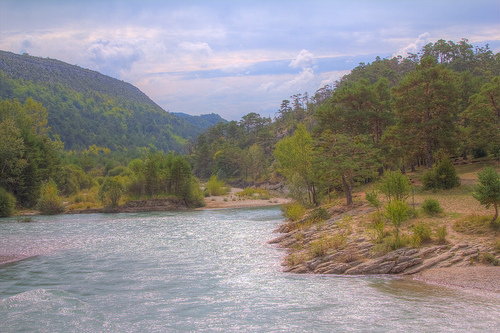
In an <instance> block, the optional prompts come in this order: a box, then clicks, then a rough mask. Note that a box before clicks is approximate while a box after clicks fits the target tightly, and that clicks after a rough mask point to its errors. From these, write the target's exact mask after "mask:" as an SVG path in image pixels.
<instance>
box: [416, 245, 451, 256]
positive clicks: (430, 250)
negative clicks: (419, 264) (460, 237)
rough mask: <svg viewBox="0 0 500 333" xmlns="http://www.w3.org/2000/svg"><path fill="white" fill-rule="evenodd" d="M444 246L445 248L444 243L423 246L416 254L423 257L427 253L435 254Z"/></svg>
mask: <svg viewBox="0 0 500 333" xmlns="http://www.w3.org/2000/svg"><path fill="white" fill-rule="evenodd" d="M444 248H446V245H441V246H433V247H428V248H424V249H422V250H420V252H419V254H418V255H419V257H423V258H425V257H426V256H428V255H429V254H437V253H439V250H442V249H444Z"/></svg>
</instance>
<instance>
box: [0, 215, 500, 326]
mask: <svg viewBox="0 0 500 333" xmlns="http://www.w3.org/2000/svg"><path fill="white" fill-rule="evenodd" d="M36 219H37V222H35V223H17V222H16V221H15V220H9V219H2V220H0V255H1V254H3V253H12V252H17V251H19V252H20V253H21V252H22V253H23V255H30V254H31V255H36V256H35V257H30V258H29V259H26V260H23V261H20V262H16V263H10V264H5V265H0V318H1V320H0V332H4V331H5V332H11V331H12V332H15V331H33V330H35V331H46V332H54V331H58V332H62V331H81V330H84V331H85V330H86V331H131V332H138V331H150V332H151V331H153V332H155V331H156V332H169V331H237V330H238V331H255V332H294V331H295V332H303V331H314V332H333V331H338V332H344V331H360V332H364V331H370V332H387V331H419V332H435V331H444V332H446V331H449V332H457V331H461V332H470V331H499V330H500V324H499V323H498V319H497V316H498V313H499V310H500V300H499V298H498V297H496V295H495V296H492V295H491V294H478V293H471V292H463V291H461V290H455V289H449V288H443V287H439V286H432V285H428V284H425V283H422V282H415V281H411V280H408V279H395V278H393V277H387V276H382V277H343V276H314V275H293V274H285V273H282V272H281V269H282V267H281V266H280V262H281V259H282V256H283V255H284V251H283V250H280V249H276V248H275V247H273V246H270V245H268V244H267V243H266V241H267V240H269V239H271V238H272V237H273V236H275V235H273V234H272V230H273V229H275V228H276V227H277V226H278V224H279V223H280V220H281V216H280V211H279V209H278V208H276V207H268V208H259V209H233V210H206V211H191V212H179V213H172V212H169V213H151V214H148V213H140V214H117V215H100V214H95V215H87V216H73V215H66V216H57V217H37V218H36Z"/></svg>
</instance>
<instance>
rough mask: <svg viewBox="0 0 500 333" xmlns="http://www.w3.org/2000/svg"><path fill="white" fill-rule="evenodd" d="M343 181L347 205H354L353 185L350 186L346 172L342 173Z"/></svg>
mask: <svg viewBox="0 0 500 333" xmlns="http://www.w3.org/2000/svg"><path fill="white" fill-rule="evenodd" d="M342 183H343V184H344V192H345V200H346V205H347V206H350V205H352V193H351V187H350V186H349V182H348V180H347V177H346V175H344V174H342Z"/></svg>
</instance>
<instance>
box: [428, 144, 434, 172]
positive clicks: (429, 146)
mask: <svg viewBox="0 0 500 333" xmlns="http://www.w3.org/2000/svg"><path fill="white" fill-rule="evenodd" d="M433 164H434V161H433V160H432V142H431V139H430V138H428V139H427V167H428V168H429V169H431V168H432V165H433Z"/></svg>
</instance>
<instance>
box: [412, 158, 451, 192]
mask: <svg viewBox="0 0 500 333" xmlns="http://www.w3.org/2000/svg"><path fill="white" fill-rule="evenodd" d="M421 181H422V183H423V184H424V189H426V190H428V189H444V190H448V189H451V188H454V187H457V186H460V178H459V177H458V175H457V171H456V170H455V166H454V165H453V163H451V161H450V160H449V159H445V160H443V161H441V162H439V163H438V165H437V167H435V168H434V169H432V170H429V171H427V172H426V173H425V174H424V175H423V176H422V178H421Z"/></svg>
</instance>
